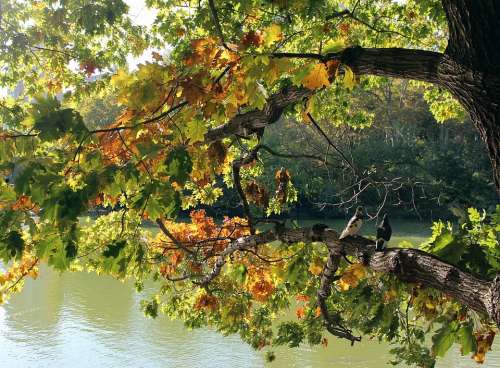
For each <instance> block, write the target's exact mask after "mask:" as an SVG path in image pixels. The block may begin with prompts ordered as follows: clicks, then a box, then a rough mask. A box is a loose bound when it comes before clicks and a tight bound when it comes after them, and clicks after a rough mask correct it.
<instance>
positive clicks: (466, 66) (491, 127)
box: [440, 0, 500, 194]
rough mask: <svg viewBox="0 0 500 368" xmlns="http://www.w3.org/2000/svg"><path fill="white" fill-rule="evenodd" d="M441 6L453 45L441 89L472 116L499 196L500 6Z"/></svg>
mask: <svg viewBox="0 0 500 368" xmlns="http://www.w3.org/2000/svg"><path fill="white" fill-rule="evenodd" d="M442 4H443V8H444V10H445V12H446V17H447V19H448V30H449V39H448V47H447V48H446V52H445V54H446V56H447V58H446V62H445V63H444V65H443V66H444V68H443V72H442V73H441V74H442V77H441V78H440V79H441V84H442V85H443V86H445V87H446V88H447V89H448V90H450V91H451V93H452V94H453V95H454V96H455V97H456V98H457V99H458V100H459V101H460V103H461V104H462V105H463V106H464V107H465V109H466V110H467V111H468V112H469V114H470V116H471V119H472V121H473V123H474V125H475V126H476V128H477V130H478V132H479V134H480V135H481V138H482V140H483V141H484V143H485V145H486V147H487V149H488V154H489V157H490V161H491V165H492V168H493V177H494V180H495V186H496V188H497V191H498V192H499V194H500V1H499V0H481V1H477V0H442ZM446 66H448V68H446Z"/></svg>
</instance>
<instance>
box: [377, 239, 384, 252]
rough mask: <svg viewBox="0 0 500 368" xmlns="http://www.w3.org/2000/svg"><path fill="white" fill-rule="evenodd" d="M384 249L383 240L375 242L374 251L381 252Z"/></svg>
mask: <svg viewBox="0 0 500 368" xmlns="http://www.w3.org/2000/svg"><path fill="white" fill-rule="evenodd" d="M383 249H384V239H377V241H376V242H375V250H383Z"/></svg>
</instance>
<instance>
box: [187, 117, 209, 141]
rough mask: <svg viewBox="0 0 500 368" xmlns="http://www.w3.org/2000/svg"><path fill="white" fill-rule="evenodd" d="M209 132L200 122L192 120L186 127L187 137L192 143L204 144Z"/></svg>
mask: <svg viewBox="0 0 500 368" xmlns="http://www.w3.org/2000/svg"><path fill="white" fill-rule="evenodd" d="M207 131H208V129H207V127H206V126H205V125H204V124H203V123H202V122H200V121H197V120H191V121H190V122H189V123H187V125H186V131H185V133H186V137H187V138H188V139H189V141H190V142H191V143H195V142H202V141H203V139H204V137H205V133H206V132H207Z"/></svg>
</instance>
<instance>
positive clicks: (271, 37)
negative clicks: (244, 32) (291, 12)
mask: <svg viewBox="0 0 500 368" xmlns="http://www.w3.org/2000/svg"><path fill="white" fill-rule="evenodd" d="M282 38H283V33H282V32H281V26H280V25H279V24H271V25H270V26H269V27H267V28H265V29H264V45H265V46H271V45H272V44H273V43H275V42H276V41H279V40H281V39H282Z"/></svg>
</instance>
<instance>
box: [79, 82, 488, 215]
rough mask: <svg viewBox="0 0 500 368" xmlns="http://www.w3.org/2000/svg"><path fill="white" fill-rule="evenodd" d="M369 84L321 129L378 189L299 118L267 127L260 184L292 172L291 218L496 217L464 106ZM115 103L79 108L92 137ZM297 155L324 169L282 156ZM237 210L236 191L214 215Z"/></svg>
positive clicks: (398, 86) (420, 90)
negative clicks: (360, 208)
mask: <svg viewBox="0 0 500 368" xmlns="http://www.w3.org/2000/svg"><path fill="white" fill-rule="evenodd" d="M369 83H372V84H375V83H376V85H375V86H371V87H372V88H371V89H370V90H369V91H368V90H367V89H361V88H359V89H357V90H356V93H353V94H350V95H349V96H348V97H349V98H344V100H343V101H342V104H341V107H340V108H339V107H338V106H336V107H335V108H336V109H337V111H333V115H334V116H337V117H338V121H333V122H332V121H328V122H327V121H325V122H323V124H322V129H323V131H324V132H325V133H326V134H327V135H328V136H329V137H330V138H331V139H332V140H333V141H334V142H335V145H336V146H337V147H338V148H339V149H340V150H341V151H342V152H343V153H345V154H346V155H347V157H348V158H349V159H350V161H351V162H352V163H353V164H354V165H356V166H357V167H359V168H362V169H363V170H364V174H365V175H366V174H368V175H367V176H368V177H369V178H370V179H371V181H368V180H366V178H365V180H361V181H358V182H354V183H352V182H351V180H352V178H351V175H350V173H345V171H343V170H341V165H340V164H341V163H340V162H338V160H339V159H338V156H335V155H334V154H333V153H332V152H331V150H330V152H329V149H328V143H327V142H326V141H325V139H324V137H322V136H321V134H320V133H319V132H318V131H317V130H315V129H314V127H313V126H312V125H311V124H309V125H307V126H305V125H304V124H303V122H302V119H301V118H300V116H299V117H298V118H297V119H294V118H293V117H292V118H290V117H288V118H284V119H282V122H281V123H280V124H277V125H271V126H269V127H268V128H267V130H266V132H265V135H264V137H263V144H264V145H266V146H267V147H269V148H270V149H271V150H272V152H269V151H264V152H263V155H262V156H263V158H262V164H263V166H264V167H266V170H263V171H262V175H261V176H260V181H261V182H262V184H264V186H265V187H271V186H272V185H273V182H274V180H275V179H274V173H275V172H276V171H277V170H279V169H280V168H281V167H286V168H287V169H288V171H289V172H290V174H291V176H292V182H293V185H294V187H295V189H296V191H297V202H295V203H293V205H292V208H290V210H291V212H292V215H293V216H294V217H300V218H321V217H324V218H332V217H333V218H343V217H344V216H345V214H346V212H347V211H348V209H349V208H351V207H352V206H353V205H354V204H360V203H362V204H364V205H365V206H367V207H368V209H369V210H370V212H371V213H372V214H377V212H379V211H378V210H379V209H380V208H381V207H382V206H384V205H387V207H386V210H387V209H389V211H390V212H391V214H393V215H394V216H396V217H404V218H413V219H418V220H423V219H425V221H426V222H429V221H431V222H432V221H433V220H435V219H438V218H441V219H443V218H444V219H454V218H456V216H458V217H463V215H464V213H465V210H466V209H467V208H468V207H478V208H484V209H489V210H491V211H493V209H494V205H495V203H496V195H495V190H494V184H493V180H492V178H491V167H490V163H489V160H488V156H487V153H486V150H485V147H484V144H483V143H482V141H481V139H480V137H479V134H478V133H477V131H476V130H475V129H474V127H473V125H472V123H471V121H470V119H469V118H468V117H467V114H465V113H464V112H463V111H462V110H461V108H460V107H459V106H458V104H457V103H456V102H455V101H454V100H453V99H451V98H450V97H449V96H448V95H447V94H446V93H445V92H443V91H435V90H430V89H426V88H425V87H424V86H421V85H418V84H416V83H413V82H409V81H395V80H391V79H379V80H377V81H374V80H371V81H370V82H369ZM343 97H345V96H343ZM113 101H114V100H113V97H112V95H111V94H110V92H107V91H105V92H101V94H100V95H97V96H95V97H94V98H91V99H88V100H86V102H85V103H83V104H82V105H81V106H80V107H79V108H80V109H81V112H82V115H83V118H84V120H85V123H86V124H87V125H88V127H89V129H96V128H99V127H103V126H106V125H108V124H109V123H111V122H112V121H114V119H116V117H117V116H118V115H119V113H120V111H121V108H120V107H119V106H118V105H116V104H114V103H113ZM436 119H439V121H437V120H436ZM273 153H274V154H273ZM294 153H295V154H299V155H310V156H315V157H318V158H320V159H322V160H315V159H310V160H307V159H306V160H304V159H294V158H293V157H292V158H290V157H282V156H281V155H280V154H285V156H286V155H291V156H293V155H294ZM276 154H278V155H276ZM336 161H337V162H336ZM349 184H351V185H349ZM346 187H347V189H346ZM239 201H240V199H239V197H238V194H237V193H236V191H235V190H229V191H228V192H227V193H224V196H221V197H220V198H219V199H218V201H217V203H216V204H215V205H213V206H206V210H207V211H208V213H210V214H212V215H215V216H218V215H219V216H220V215H224V214H232V215H234V214H241V208H240V206H239ZM186 214H187V213H186Z"/></svg>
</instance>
